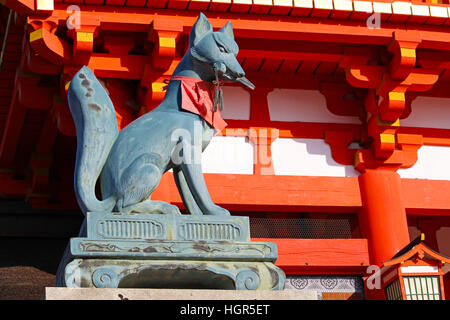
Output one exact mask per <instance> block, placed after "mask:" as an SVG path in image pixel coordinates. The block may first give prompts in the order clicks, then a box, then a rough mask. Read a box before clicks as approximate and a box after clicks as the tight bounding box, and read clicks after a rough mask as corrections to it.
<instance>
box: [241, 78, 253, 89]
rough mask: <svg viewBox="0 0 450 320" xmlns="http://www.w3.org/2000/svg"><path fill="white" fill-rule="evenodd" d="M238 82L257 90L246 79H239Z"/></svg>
mask: <svg viewBox="0 0 450 320" xmlns="http://www.w3.org/2000/svg"><path fill="white" fill-rule="evenodd" d="M236 81H239V82H240V83H242V84H243V85H244V86H246V87H249V88H250V89H252V90H254V89H255V85H254V84H253V83H251V82H250V81H249V80H248V79H247V78H246V77H241V78H237V79H236Z"/></svg>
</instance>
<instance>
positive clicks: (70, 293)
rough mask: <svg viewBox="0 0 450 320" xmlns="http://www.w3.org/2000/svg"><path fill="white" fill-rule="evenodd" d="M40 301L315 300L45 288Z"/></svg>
mask: <svg viewBox="0 0 450 320" xmlns="http://www.w3.org/2000/svg"><path fill="white" fill-rule="evenodd" d="M43 299H44V300H190V301H201V300H223V301H224V303H227V302H226V301H230V300H232V301H233V302H234V301H236V300H318V299H319V298H318V295H317V292H316V291H314V290H278V291H273V290H270V291H269V290H206V289H201V290H197V289H189V290H187V289H121V288H114V289H106V288H104V289H101V288H100V289H97V288H51V287H47V288H45V292H44V296H43Z"/></svg>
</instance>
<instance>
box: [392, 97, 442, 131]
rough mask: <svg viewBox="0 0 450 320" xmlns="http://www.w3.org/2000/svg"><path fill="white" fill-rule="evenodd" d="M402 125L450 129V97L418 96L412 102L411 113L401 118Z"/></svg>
mask: <svg viewBox="0 0 450 320" xmlns="http://www.w3.org/2000/svg"><path fill="white" fill-rule="evenodd" d="M400 125H401V126H403V127H422V128H441V129H450V99H448V98H434V97H417V98H416V99H414V100H413V101H412V102H411V114H410V115H409V116H408V118H406V119H401V120H400Z"/></svg>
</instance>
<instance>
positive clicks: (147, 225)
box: [64, 212, 285, 290]
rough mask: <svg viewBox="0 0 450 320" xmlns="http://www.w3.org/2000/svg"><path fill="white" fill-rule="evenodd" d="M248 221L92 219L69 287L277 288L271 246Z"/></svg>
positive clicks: (279, 278) (280, 279)
mask: <svg viewBox="0 0 450 320" xmlns="http://www.w3.org/2000/svg"><path fill="white" fill-rule="evenodd" d="M249 235H250V230H249V222H248V217H215V216H190V215H155V214H152V215H149V214H121V213H95V212H90V213H88V215H87V237H86V238H73V239H71V242H70V251H71V254H72V256H73V257H74V260H73V261H71V262H70V263H69V264H67V266H66V268H65V275H64V279H65V283H66V286H67V287H75V288H77V287H83V288H86V287H97V288H174V289H231V290H236V289H237V290H257V289H258V290H282V289H283V288H284V283H285V275H284V273H283V271H282V270H281V269H279V268H278V267H276V266H275V265H274V262H275V260H276V259H277V248H276V245H275V244H274V243H269V242H250V236H249Z"/></svg>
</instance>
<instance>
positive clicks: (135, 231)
mask: <svg viewBox="0 0 450 320" xmlns="http://www.w3.org/2000/svg"><path fill="white" fill-rule="evenodd" d="M163 230H164V228H163V226H162V225H161V224H160V223H158V222H156V221H152V220H136V221H132V220H100V221H98V222H97V234H98V235H100V236H102V237H104V238H109V239H129V238H133V239H159V238H162V237H163V235H164V234H163Z"/></svg>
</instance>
